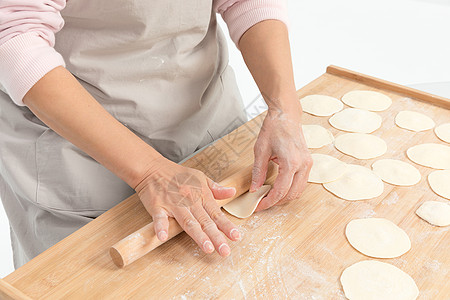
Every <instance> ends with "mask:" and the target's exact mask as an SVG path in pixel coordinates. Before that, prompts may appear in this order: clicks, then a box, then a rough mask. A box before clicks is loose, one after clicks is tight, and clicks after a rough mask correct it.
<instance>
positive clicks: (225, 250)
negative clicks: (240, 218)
mask: <svg viewBox="0 0 450 300" xmlns="http://www.w3.org/2000/svg"><path fill="white" fill-rule="evenodd" d="M213 201H214V200H213ZM191 213H192V215H193V216H194V217H195V218H196V219H197V221H198V222H199V223H200V226H201V228H202V230H203V231H204V232H205V233H206V234H207V235H208V237H209V238H210V240H211V241H212V243H213V245H214V248H216V250H217V252H218V253H219V254H220V255H221V256H228V255H230V253H231V249H230V246H228V243H227V241H226V239H225V236H224V235H223V234H222V233H221V232H220V231H219V229H218V228H217V225H216V223H214V222H213V220H212V219H211V218H210V217H209V215H208V213H207V212H206V211H205V209H204V208H203V206H202V205H201V204H196V205H194V206H193V207H192V208H191Z"/></svg>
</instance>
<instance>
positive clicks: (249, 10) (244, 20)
mask: <svg viewBox="0 0 450 300" xmlns="http://www.w3.org/2000/svg"><path fill="white" fill-rule="evenodd" d="M222 17H223V19H224V20H225V22H226V23H227V26H228V30H229V32H230V36H231V39H232V40H233V42H234V43H235V44H236V46H237V47H238V48H239V40H240V38H241V37H242V35H243V34H244V33H245V32H246V31H247V30H249V29H250V28H251V27H252V26H253V25H255V24H257V23H259V22H261V21H264V20H279V21H281V22H283V23H284V24H286V26H288V27H289V17H288V10H287V5H286V1H284V0H283V1H280V0H254V1H241V2H237V3H235V4H234V5H232V6H231V7H229V8H228V9H227V10H226V11H225V12H224V14H223V15H222Z"/></svg>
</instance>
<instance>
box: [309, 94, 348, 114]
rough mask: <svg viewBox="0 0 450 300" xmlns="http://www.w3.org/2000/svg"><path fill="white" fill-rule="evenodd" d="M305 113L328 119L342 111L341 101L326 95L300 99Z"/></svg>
mask: <svg viewBox="0 0 450 300" xmlns="http://www.w3.org/2000/svg"><path fill="white" fill-rule="evenodd" d="M300 104H301V105H302V108H303V111H304V112H307V113H309V114H311V115H315V116H319V117H326V116H331V115H332V114H334V113H336V112H338V111H340V110H342V109H343V108H344V104H343V103H342V102H341V100H339V99H336V98H334V97H330V96H325V95H309V96H306V97H303V98H302V99H300Z"/></svg>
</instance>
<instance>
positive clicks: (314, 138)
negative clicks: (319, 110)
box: [302, 125, 334, 149]
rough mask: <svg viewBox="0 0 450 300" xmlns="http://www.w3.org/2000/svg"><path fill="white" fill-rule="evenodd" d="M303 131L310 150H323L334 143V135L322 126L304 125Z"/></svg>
mask: <svg viewBox="0 0 450 300" xmlns="http://www.w3.org/2000/svg"><path fill="white" fill-rule="evenodd" d="M302 131H303V136H304V137H305V140H306V145H307V146H308V148H312V149H317V148H321V147H323V146H325V145H329V144H331V143H332V142H333V141H334V136H333V134H332V133H331V132H330V131H329V130H328V129H325V128H324V127H322V126H320V125H302Z"/></svg>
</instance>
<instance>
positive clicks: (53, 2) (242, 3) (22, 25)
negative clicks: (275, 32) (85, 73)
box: [0, 0, 287, 106]
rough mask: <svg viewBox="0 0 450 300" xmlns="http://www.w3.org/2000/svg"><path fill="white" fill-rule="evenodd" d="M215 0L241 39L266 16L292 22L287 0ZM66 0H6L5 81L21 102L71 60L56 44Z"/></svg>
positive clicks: (0, 55) (1, 50) (2, 14)
mask: <svg viewBox="0 0 450 300" xmlns="http://www.w3.org/2000/svg"><path fill="white" fill-rule="evenodd" d="M212 1H213V2H214V3H213V7H214V10H215V11H216V12H218V13H220V14H221V15H222V17H223V19H224V20H225V22H226V24H227V26H228V29H229V31H230V35H231V38H232V40H233V41H234V42H235V43H236V45H237V44H238V41H239V39H240V37H241V36H242V35H243V34H244V32H245V31H247V30H248V29H249V28H250V27H252V26H253V25H255V24H256V23H258V22H260V21H263V20H267V19H277V20H280V21H283V22H284V23H287V8H286V3H285V0H212ZM65 5H66V1H65V0H1V1H0V85H1V86H3V88H4V90H5V91H6V92H7V93H8V94H9V96H10V97H11V98H12V100H13V101H14V102H15V103H16V104H17V105H20V106H24V104H23V102H22V99H23V97H24V95H25V94H26V93H27V92H28V91H29V90H30V88H31V87H32V86H33V85H34V84H35V83H36V82H37V81H38V80H39V79H41V78H42V77H43V76H44V75H45V74H47V73H48V72H49V71H51V70H52V69H54V68H56V67H58V66H64V65H65V64H64V59H63V58H62V56H61V55H60V54H59V53H58V52H56V51H55V49H54V48H53V46H54V45H55V33H56V32H58V31H59V30H61V28H62V27H63V26H64V20H63V18H62V17H61V14H60V11H61V10H62V9H63V8H64V7H65Z"/></svg>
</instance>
